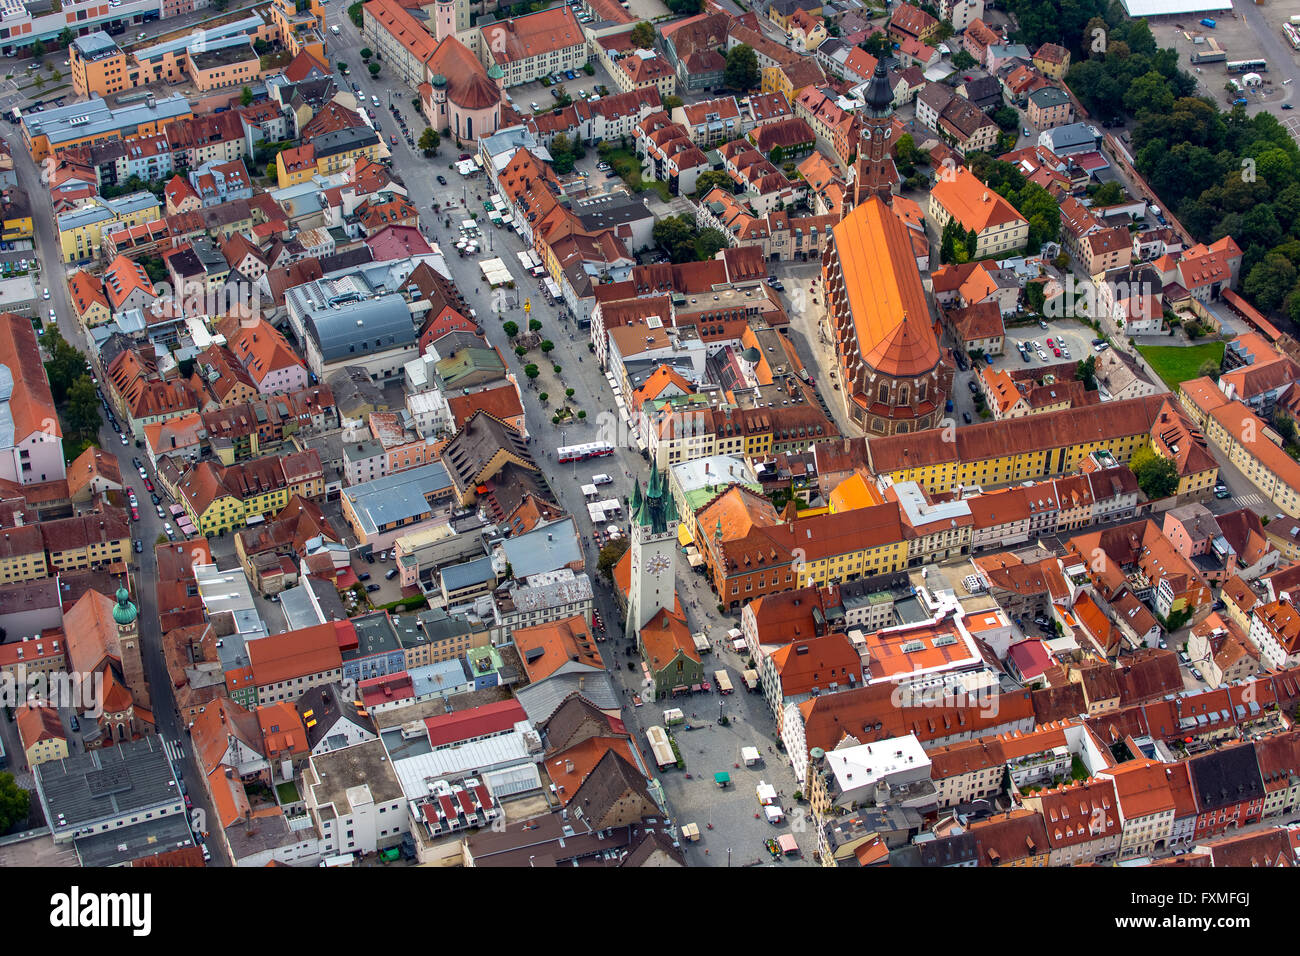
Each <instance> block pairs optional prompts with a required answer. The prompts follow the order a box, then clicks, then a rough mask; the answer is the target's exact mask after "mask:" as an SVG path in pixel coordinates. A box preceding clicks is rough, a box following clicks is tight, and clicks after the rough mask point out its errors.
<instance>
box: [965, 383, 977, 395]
mask: <svg viewBox="0 0 1300 956" xmlns="http://www.w3.org/2000/svg"><path fill="white" fill-rule="evenodd" d="M966 387H967V388H969V389H970V393H971V394H972V395H974V394H975V393H976V392H978V391H979V386H978V385H976V384H975V380H974V379H971V380H970V381H969V382H967V383H966Z"/></svg>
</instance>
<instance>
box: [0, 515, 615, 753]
mask: <svg viewBox="0 0 1300 956" xmlns="http://www.w3.org/2000/svg"><path fill="white" fill-rule="evenodd" d="M629 544H630V542H629V541H628V540H627V536H626V535H619V536H618V537H617V538H615V539H614V540H613V541H611V542H610V543H609V544H607V545H605V546H604V547H603V548H601V549H600V556H599V557H597V558H596V570H597V571H599V572H600V573H601V575H603V576H604V578H605V580H607V581H613V580H614V568H615V567H616V566H617V565H618V562H619V561H621V560H623V555H625V554H627V549H628V547H629ZM5 776H8V774H6V775H5Z"/></svg>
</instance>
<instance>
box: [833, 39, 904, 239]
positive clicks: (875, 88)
mask: <svg viewBox="0 0 1300 956" xmlns="http://www.w3.org/2000/svg"><path fill="white" fill-rule="evenodd" d="M864 97H865V99H866V106H865V108H864V109H863V110H862V112H861V113H860V114H859V115H860V116H861V117H862V137H861V139H860V140H859V141H858V158H857V160H856V161H855V162H854V164H853V183H852V188H851V189H850V190H849V192H848V193H847V194H846V195H845V197H844V215H845V216H847V215H848V214H849V211H850V210H851V209H852V208H853V207H854V206H860V205H862V203H863V202H865V201H866V200H867V198H868V197H870V196H878V197H880V198H881V199H883V200H884V201H885V202H889V201H890V199H891V198H892V197H893V189H894V185H895V184H896V183H897V182H898V169H897V167H896V166H895V165H894V156H893V152H892V150H893V145H894V144H893V142H892V140H893V135H894V117H893V112H894V110H893V102H894V91H893V90H892V89H890V86H889V73H888V71H887V70H886V69H885V64H884V61H883V60H877V61H876V69H875V72H874V73H872V74H871V79H870V80H869V81H868V83H867V88H866V90H865V91H864Z"/></svg>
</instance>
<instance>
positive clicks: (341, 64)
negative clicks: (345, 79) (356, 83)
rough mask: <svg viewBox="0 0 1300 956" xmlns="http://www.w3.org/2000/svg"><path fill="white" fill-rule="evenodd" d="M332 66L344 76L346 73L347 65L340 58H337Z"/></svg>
mask: <svg viewBox="0 0 1300 956" xmlns="http://www.w3.org/2000/svg"><path fill="white" fill-rule="evenodd" d="M334 68H335V69H337V70H338V71H339V72H340V73H342V74H343V75H344V76H347V75H348V65H347V64H346V63H344V62H343V61H342V60H339V61H338V62H337V63H335V64H334Z"/></svg>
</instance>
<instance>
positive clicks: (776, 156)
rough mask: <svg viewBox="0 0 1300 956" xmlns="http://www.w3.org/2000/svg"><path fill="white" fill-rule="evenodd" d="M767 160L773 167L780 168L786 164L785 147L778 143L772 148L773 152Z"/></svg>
mask: <svg viewBox="0 0 1300 956" xmlns="http://www.w3.org/2000/svg"><path fill="white" fill-rule="evenodd" d="M767 158H768V160H769V161H771V163H772V165H773V166H780V165H781V164H782V163H783V162H785V147H784V146H782V145H781V144H780V143H777V144H776V145H775V146H773V147H772V152H770V153H769V154H768V156H767Z"/></svg>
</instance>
